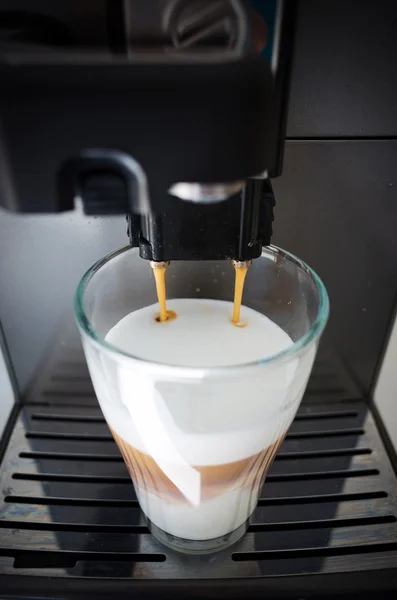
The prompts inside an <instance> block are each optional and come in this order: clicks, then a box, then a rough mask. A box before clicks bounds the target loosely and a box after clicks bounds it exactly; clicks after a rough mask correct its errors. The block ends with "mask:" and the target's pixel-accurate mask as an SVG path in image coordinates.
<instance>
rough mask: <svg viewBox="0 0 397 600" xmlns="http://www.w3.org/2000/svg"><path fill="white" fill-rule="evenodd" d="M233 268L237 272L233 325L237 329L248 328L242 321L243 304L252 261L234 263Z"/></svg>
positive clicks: (235, 261)
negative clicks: (246, 279) (245, 285)
mask: <svg viewBox="0 0 397 600" xmlns="http://www.w3.org/2000/svg"><path fill="white" fill-rule="evenodd" d="M233 266H234V269H235V271H236V280H235V284H234V305H233V318H232V323H233V325H234V326H235V327H247V325H248V323H247V322H241V321H240V311H241V302H242V299H243V291H244V282H245V278H246V276H247V271H248V268H249V267H250V266H251V261H250V260H247V261H238V260H234V261H233Z"/></svg>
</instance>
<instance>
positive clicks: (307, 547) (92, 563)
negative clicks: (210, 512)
mask: <svg viewBox="0 0 397 600" xmlns="http://www.w3.org/2000/svg"><path fill="white" fill-rule="evenodd" d="M73 356H74V358H73V360H72V359H70V358H69V359H68V360H66V359H65V357H64V356H63V357H62V359H60V357H59V355H56V353H55V354H54V353H52V358H51V365H52V366H51V365H50V366H49V365H48V364H47V366H45V369H44V374H42V375H41V376H40V377H39V383H38V384H37V385H36V386H35V388H33V389H34V393H33V392H32V394H31V396H30V397H28V402H29V403H28V404H25V405H24V406H23V407H22V408H21V410H20V413H19V415H18V417H17V420H16V423H15V426H14V429H13V432H12V434H11V437H10V440H9V444H8V448H7V450H6V452H5V455H4V458H3V462H2V465H1V469H0V481H1V490H0V590H1V592H3V594H19V595H21V596H23V597H25V598H26V597H30V596H32V595H33V596H35V597H37V596H40V597H52V598H53V597H61V598H69V597H70V598H78V597H81V598H86V597H87V593H95V594H96V595H97V597H98V598H103V597H108V596H109V597H110V596H113V595H114V594H118V597H121V598H123V597H126V598H127V597H128V598H131V597H134V598H138V597H139V598H144V597H147V596H150V597H151V598H153V597H158V598H168V597H170V598H171V597H172V598H179V597H180V598H185V597H190V598H197V597H205V598H211V597H214V598H223V597H224V598H237V597H239V598H241V597H245V598H249V597H262V598H263V597H264V596H265V595H266V597H269V594H270V596H271V597H301V598H303V597H315V598H319V597H322V596H326V595H331V596H333V597H335V596H336V595H338V594H339V595H340V596H343V597H346V596H347V595H348V594H353V593H359V594H361V598H362V597H365V596H366V593H372V592H371V590H377V591H380V590H388V591H390V590H393V589H397V520H396V518H397V481H396V477H395V474H394V471H393V469H392V466H391V463H390V461H389V459H388V456H387V453H386V450H385V447H384V445H383V442H382V440H381V437H380V435H379V432H378V430H377V427H376V425H375V422H374V419H373V417H372V415H371V413H370V411H369V410H368V407H367V404H366V403H365V402H364V401H362V400H352V399H351V398H354V397H357V396H354V395H353V392H352V391H351V389H350V391H349V389H348V388H347V387H346V386H344V384H343V383H341V381H342V380H343V377H342V379H341V377H340V373H339V372H337V373H336V374H335V372H333V371H332V370H330V368H329V367H327V364H325V366H324V364H323V366H321V365H322V363H321V361H320V362H319V363H318V364H317V366H316V368H315V370H314V372H313V377H312V380H311V383H310V385H309V391H308V394H307V395H306V397H305V399H304V401H303V403H302V405H301V408H300V410H299V413H298V415H297V416H296V418H295V421H294V423H293V425H292V427H291V429H290V431H289V433H288V435H287V438H286V440H285V442H284V444H283V446H282V448H281V450H280V451H279V453H278V455H277V457H276V459H275V462H274V464H273V466H272V468H271V469H270V471H269V475H268V477H267V480H266V483H265V486H264V489H263V492H262V495H261V499H260V501H259V506H258V507H257V509H256V511H255V513H254V516H253V519H252V524H251V526H250V528H249V531H248V533H247V534H246V535H245V537H244V538H243V539H242V540H241V541H240V542H238V543H237V544H236V545H234V546H233V547H231V548H229V549H227V550H225V551H223V552H220V553H217V554H212V555H209V556H199V557H196V556H185V555H181V554H178V553H175V552H173V551H171V550H169V549H167V548H164V547H163V546H161V545H160V544H158V543H157V542H156V541H155V540H154V539H153V538H152V536H151V535H150V534H149V532H148V530H147V528H146V526H145V522H144V519H143V517H142V515H141V513H140V510H139V506H138V502H137V500H136V496H135V493H134V489H133V486H132V484H131V481H130V478H129V476H128V473H127V470H126V468H125V466H124V463H123V461H122V459H121V456H120V454H119V451H118V449H117V447H116V445H115V443H114V442H113V439H112V437H111V434H110V432H109V430H108V428H107V425H106V423H105V421H104V419H103V417H102V413H101V411H100V410H99V408H98V406H97V404H96V400H95V398H94V396H93V391H92V388H91V384H90V381H89V378H88V373H87V371H86V368H85V367H84V365H83V364H82V363H79V360H80V356H79V357H77V354H76V353H74V354H73ZM54 357H55V358H54ZM54 361H55V362H56V364H55V363H54ZM50 367H51V368H50ZM321 373H323V375H324V373H325V379H324V377H323V376H322V375H321ZM313 386H314V387H313ZM327 386H328V387H329V392H327ZM313 389H316V390H317V391H316V392H314V393H313V391H311V390H313ZM349 397H350V399H348V398H349ZM286 576H288V577H286ZM80 594H81V596H80ZM2 597H3V596H2Z"/></svg>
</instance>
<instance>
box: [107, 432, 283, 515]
mask: <svg viewBox="0 0 397 600" xmlns="http://www.w3.org/2000/svg"><path fill="white" fill-rule="evenodd" d="M111 431H112V434H113V437H114V439H115V441H116V443H117V445H118V447H119V449H120V452H121V454H122V456H123V458H124V461H125V464H126V466H127V468H128V471H129V473H130V476H131V478H132V480H133V482H134V484H135V486H136V488H137V490H138V492H139V491H142V492H143V491H144V492H149V493H151V494H154V495H156V496H157V497H159V498H161V499H162V500H164V501H166V502H172V503H184V504H189V501H188V500H187V499H186V498H185V496H184V495H183V494H182V492H181V491H180V490H179V489H178V488H177V487H176V485H175V484H174V483H173V482H172V481H171V480H170V479H169V478H168V477H167V475H166V474H165V473H164V471H163V470H162V469H161V468H160V467H159V465H158V464H157V462H156V461H155V460H154V459H153V458H152V457H151V456H149V455H148V454H145V453H144V452H141V451H140V450H137V448H134V447H133V446H131V445H130V444H127V442H125V441H124V440H123V439H122V438H121V437H120V436H119V435H117V433H115V431H114V430H111ZM284 437H285V432H284V434H283V435H282V436H281V437H280V439H279V440H277V442H275V443H274V444H272V445H271V446H269V447H268V448H266V449H265V450H262V452H258V453H257V454H254V455H253V456H249V457H248V458H244V459H242V460H237V461H234V462H230V463H226V464H220V465H211V466H204V467H203V466H196V465H193V468H194V469H195V470H196V471H198V472H199V473H200V475H201V500H202V501H203V502H204V501H206V500H211V499H212V498H215V497H216V496H219V495H220V494H223V493H224V492H226V491H228V490H229V489H232V488H233V489H244V488H250V489H252V490H254V489H258V486H260V485H262V483H263V481H264V479H265V477H266V473H267V471H268V469H269V467H270V466H271V464H272V462H273V459H274V457H275V455H276V453H277V451H278V449H279V447H280V446H281V444H282V442H283V441H284Z"/></svg>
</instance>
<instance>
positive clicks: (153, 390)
mask: <svg viewBox="0 0 397 600" xmlns="http://www.w3.org/2000/svg"><path fill="white" fill-rule="evenodd" d="M233 291H234V270H233V268H232V265H231V263H230V262H229V261H220V262H218V263H216V262H205V261H204V262H173V263H172V264H171V265H170V267H169V269H168V272H167V298H168V299H172V298H208V299H217V300H228V301H231V300H232V299H233ZM156 302H157V296H156V290H155V284H154V280H153V273H152V271H151V269H150V267H149V265H148V263H147V262H146V261H144V260H142V259H141V258H140V257H139V254H138V252H137V250H136V249H132V248H129V247H127V248H122V249H121V250H117V251H115V252H113V253H112V254H109V255H108V256H106V257H105V258H103V259H102V260H100V261H99V262H97V263H96V264H95V265H94V266H93V267H92V268H91V269H90V270H89V271H88V272H87V273H86V274H85V275H84V277H83V279H82V280H81V282H80V284H79V286H78V289H77V292H76V297H75V312H76V316H77V322H78V325H79V328H80V332H81V336H82V341H83V346H84V351H85V356H86V359H87V363H88V368H89V371H90V374H91V378H92V382H93V385H94V388H95V392H96V395H97V397H98V401H99V404H100V406H101V409H102V412H103V414H104V416H105V419H106V421H107V423H108V425H109V428H110V430H111V432H112V434H113V436H114V438H115V440H116V442H117V444H118V446H119V448H120V451H121V453H122V455H123V458H124V461H125V463H126V466H127V468H128V470H129V473H130V475H131V478H132V481H133V483H134V486H135V490H136V494H137V497H138V500H139V503H140V506H141V508H142V511H143V513H144V514H145V516H146V519H147V523H148V527H149V529H150V531H151V532H152V534H153V535H154V536H155V537H156V538H157V539H158V540H159V541H160V542H162V543H163V544H165V545H167V546H169V547H172V548H174V549H177V550H180V551H182V552H187V553H206V552H211V551H215V550H221V549H223V548H225V547H227V546H229V545H231V544H232V543H234V542H235V541H237V540H238V539H239V538H240V537H241V536H242V535H243V534H244V533H245V531H246V529H247V526H248V523H249V519H250V516H251V515H252V513H253V511H254V509H255V507H256V504H257V501H258V497H259V494H260V491H261V488H262V485H263V483H264V480H265V477H266V473H267V472H268V470H269V467H270V465H271V464H272V462H273V459H274V457H275V455H276V453H277V451H278V449H279V447H280V445H281V444H282V442H283V440H284V438H285V435H286V433H287V431H288V428H289V426H290V425H291V423H292V421H293V419H294V416H295V413H296V411H297V409H298V407H299V403H300V401H301V398H302V396H303V393H304V391H305V387H306V384H307V380H308V378H309V375H310V371H311V368H312V365H313V361H314V358H315V354H316V350H317V345H318V341H319V338H320V335H321V333H322V331H323V329H324V327H325V324H326V321H327V317H328V310H329V305H328V296H327V293H326V290H325V288H324V285H323V284H322V282H321V281H320V279H319V278H318V276H317V275H316V274H315V273H314V272H313V271H312V270H311V269H310V268H309V267H308V266H307V265H305V263H303V262H302V261H300V260H299V259H298V258H296V257H295V256H293V255H291V254H289V253H287V252H285V251H283V250H280V249H278V248H275V247H272V246H270V247H267V248H266V249H264V250H263V253H262V256H261V257H260V258H258V259H256V260H254V261H253V264H252V266H251V267H250V269H249V272H248V275H247V279H246V283H245V288H244V298H243V304H244V305H245V306H248V307H249V308H252V309H254V310H256V311H258V312H260V313H262V314H264V315H266V316H267V317H268V318H269V319H270V320H271V321H273V322H274V323H276V324H277V325H278V326H279V327H281V329H283V330H284V331H285V332H286V333H287V334H288V335H289V336H290V338H291V340H292V342H291V345H290V346H289V347H288V348H287V349H284V350H283V351H281V352H279V353H277V354H273V355H269V351H268V350H267V349H266V339H264V340H263V356H262V357H261V358H260V360H257V361H256V362H254V363H249V364H241V365H234V366H227V367H215V368H208V367H205V368H198V367H186V366H183V367H182V366H175V365H167V364H160V363H159V362H153V361H149V360H142V359H140V358H138V357H136V356H132V355H130V354H128V353H126V352H124V351H121V350H119V349H118V348H116V347H115V346H113V345H112V344H110V343H109V342H108V341H107V340H105V337H106V335H107V333H108V332H109V331H110V329H112V327H113V326H114V325H116V323H118V322H119V321H120V319H122V318H123V317H125V316H126V315H128V314H129V313H131V312H132V311H135V310H138V309H140V308H143V307H145V306H149V305H151V304H154V303H156ZM187 351H188V349H187Z"/></svg>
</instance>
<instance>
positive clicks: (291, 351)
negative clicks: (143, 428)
mask: <svg viewBox="0 0 397 600" xmlns="http://www.w3.org/2000/svg"><path fill="white" fill-rule="evenodd" d="M129 250H131V251H133V250H136V249H134V248H131V246H124V247H122V248H119V249H117V250H114V251H113V252H110V253H109V254H107V255H106V256H104V257H103V258H101V259H100V260H98V261H97V262H96V263H95V264H93V265H92V267H90V268H89V269H88V271H87V272H86V273H85V274H84V275H83V277H82V278H81V280H80V282H79V284H78V286H77V289H76V293H75V296H74V312H75V315H76V319H77V323H78V325H79V327H80V329H81V330H82V331H83V332H84V333H85V334H86V335H88V337H89V338H90V339H91V340H92V341H93V342H94V343H95V344H99V346H100V347H101V348H102V349H104V350H106V351H110V352H111V354H115V355H117V356H119V357H120V356H123V357H125V358H129V359H132V360H134V361H137V362H138V363H139V364H140V365H147V366H151V367H155V368H156V369H162V368H165V369H166V370H167V373H169V374H172V372H175V374H178V376H179V377H180V376H181V375H183V374H185V375H187V376H190V377H191V376H194V375H195V374H197V375H202V373H203V372H204V371H205V372H206V373H208V374H212V375H221V374H224V373H230V372H233V373H240V372H241V371H243V370H246V369H249V368H252V367H259V366H264V365H269V364H271V365H274V364H275V363H280V362H283V361H284V360H285V359H288V358H291V357H293V356H295V355H296V354H298V353H299V352H300V351H301V350H303V349H304V348H306V346H308V345H309V344H310V343H311V342H313V341H314V340H315V339H317V338H318V337H319V336H320V335H321V333H322V331H323V330H324V327H325V325H326V323H327V319H328V316H329V298H328V293H327V290H326V288H325V285H324V284H323V282H322V281H321V279H320V277H319V276H318V275H317V273H316V272H315V271H314V270H313V269H312V268H311V267H309V265H307V264H306V263H305V262H304V261H303V260H301V259H300V258H298V257H297V256H295V255H294V254H291V253H290V252H287V251H286V250H283V249H282V248H279V247H278V246H273V245H269V246H266V247H264V248H263V250H262V254H261V257H262V256H267V257H269V258H271V257H272V256H273V257H276V256H279V255H280V254H282V255H283V257H284V258H285V259H286V260H289V261H290V262H292V263H294V264H295V265H296V266H297V267H298V268H300V269H301V270H302V271H304V272H306V273H307V274H308V275H310V276H311V278H312V279H313V282H314V284H315V286H316V288H317V290H318V293H319V307H318V311H317V315H316V318H315V319H314V321H313V323H312V325H311V327H310V328H309V329H308V331H307V332H306V333H305V334H304V335H303V336H302V337H300V338H299V339H298V340H296V341H295V342H293V343H292V344H291V346H289V347H288V348H286V349H285V350H282V351H281V352H278V353H276V354H271V355H269V356H266V357H264V358H261V359H258V360H255V361H251V362H248V363H242V364H241V365H229V366H224V367H186V366H178V365H172V364H167V363H164V362H157V361H155V360H147V359H143V358H140V357H139V356H135V355H134V354H130V353H128V352H125V351H124V350H120V349H119V348H117V346H114V345H113V344H110V343H109V342H108V341H106V340H105V338H103V337H102V336H101V335H99V334H98V333H97V332H96V330H95V328H94V327H93V325H92V324H91V322H90V320H89V319H88V317H87V315H86V313H85V310H84V294H85V291H86V289H87V286H88V285H89V283H90V281H91V280H92V278H93V277H94V276H95V274H96V273H97V272H98V271H99V270H100V269H101V268H102V267H103V266H104V265H106V264H107V263H109V262H110V261H111V260H112V259H113V258H115V257H116V256H118V255H119V254H123V253H124V252H128V251H129ZM259 258H260V257H259Z"/></svg>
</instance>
